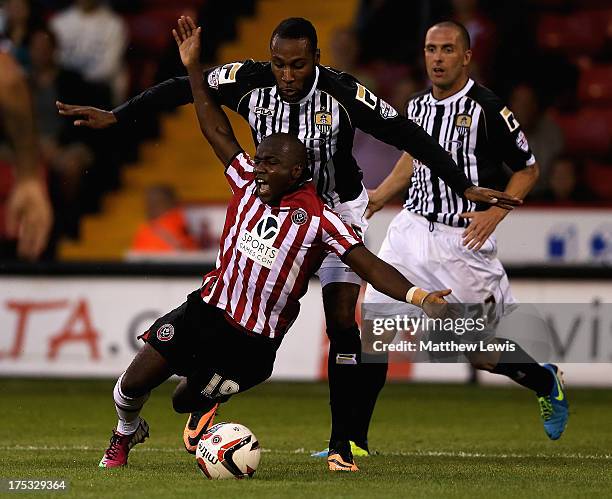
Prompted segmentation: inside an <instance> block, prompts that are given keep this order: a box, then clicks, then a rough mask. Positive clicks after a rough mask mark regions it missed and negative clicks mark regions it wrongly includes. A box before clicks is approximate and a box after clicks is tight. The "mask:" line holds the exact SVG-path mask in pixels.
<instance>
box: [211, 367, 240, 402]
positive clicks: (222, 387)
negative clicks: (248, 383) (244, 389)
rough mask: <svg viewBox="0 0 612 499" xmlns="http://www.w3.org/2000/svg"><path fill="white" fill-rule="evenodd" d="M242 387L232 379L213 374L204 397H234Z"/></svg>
mask: <svg viewBox="0 0 612 499" xmlns="http://www.w3.org/2000/svg"><path fill="white" fill-rule="evenodd" d="M239 390H240V385H239V384H238V383H236V382H235V381H232V380H231V379H225V380H224V379H223V378H222V377H221V376H220V375H219V374H217V373H215V374H213V377H212V378H211V379H210V381H209V382H208V384H207V385H206V387H205V388H204V390H202V395H204V396H205V397H208V398H213V399H214V398H217V397H225V396H227V395H233V394H234V393H238V391H239Z"/></svg>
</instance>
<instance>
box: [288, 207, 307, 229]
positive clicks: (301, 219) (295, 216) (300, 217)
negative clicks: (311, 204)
mask: <svg viewBox="0 0 612 499" xmlns="http://www.w3.org/2000/svg"><path fill="white" fill-rule="evenodd" d="M291 221H292V222H293V223H294V224H295V225H304V224H305V223H306V222H308V213H306V210H305V209H304V208H298V209H297V210H295V211H294V212H293V213H292V214H291Z"/></svg>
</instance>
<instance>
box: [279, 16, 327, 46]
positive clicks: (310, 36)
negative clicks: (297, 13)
mask: <svg viewBox="0 0 612 499" xmlns="http://www.w3.org/2000/svg"><path fill="white" fill-rule="evenodd" d="M277 36H278V37H279V38H289V39H291V40H299V39H300V38H305V39H306V40H308V43H309V44H310V50H311V51H312V53H313V54H314V53H315V52H316V51H317V43H318V40H317V30H316V29H315V27H314V26H313V25H312V23H311V22H310V21H309V20H308V19H304V18H303V17H290V18H288V19H285V20H283V21H281V22H280V24H279V25H278V26H277V27H276V28H274V31H273V32H272V36H271V37H270V47H272V42H273V41H274V38H276V37H277Z"/></svg>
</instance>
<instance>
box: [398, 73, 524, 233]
mask: <svg viewBox="0 0 612 499" xmlns="http://www.w3.org/2000/svg"><path fill="white" fill-rule="evenodd" d="M406 116H407V117H408V118H410V119H411V120H412V121H414V122H415V123H417V124H419V125H420V126H421V127H422V128H423V129H424V130H425V131H426V132H427V133H428V134H430V135H431V136H432V137H433V138H435V139H436V140H437V141H438V143H439V144H440V145H441V146H442V147H444V148H445V149H446V150H447V151H448V152H449V153H450V154H451V156H452V158H453V160H454V161H455V163H457V165H458V166H459V168H461V169H462V170H463V171H464V173H465V175H466V176H467V177H468V179H470V181H471V182H473V183H474V184H476V185H480V186H483V187H489V188H491V189H497V190H504V189H505V188H506V184H507V183H508V177H509V175H508V173H507V170H506V169H505V168H504V167H503V165H502V163H505V164H506V165H507V166H508V167H509V168H510V169H511V170H512V171H514V172H517V171H521V170H523V169H525V168H526V167H529V166H532V165H533V164H535V158H534V156H533V154H532V153H531V150H530V149H529V144H528V142H527V139H526V137H525V134H524V133H523V131H522V130H521V127H520V125H519V123H518V122H517V121H516V120H515V119H514V116H513V114H512V112H511V111H510V110H509V109H508V108H507V107H506V106H505V105H504V104H503V103H502V101H501V100H500V99H499V98H498V97H497V96H496V95H495V94H494V93H493V92H491V90H489V89H488V88H486V87H483V86H482V85H480V84H478V83H476V82H475V81H474V80H472V79H468V80H467V82H466V83H465V86H464V87H463V88H462V89H461V90H459V92H457V93H456V94H453V95H451V96H449V97H446V98H443V99H439V100H438V99H436V97H434V95H433V93H432V91H431V90H426V91H424V92H421V93H420V94H418V95H417V96H415V97H414V98H412V99H411V100H410V101H409V103H408V105H407V106H406ZM413 168H414V173H413V177H412V183H411V185H410V188H409V190H408V191H407V193H406V202H405V205H404V207H405V208H406V209H407V210H408V211H411V212H413V213H416V214H418V215H421V216H423V217H425V218H426V219H427V220H428V221H431V222H439V223H443V224H446V225H451V226H453V227H466V226H467V225H468V222H467V220H466V219H465V218H462V217H461V216H460V214H461V213H465V212H471V211H477V210H483V209H486V208H488V206H482V205H477V204H476V203H474V202H472V201H468V200H467V199H465V198H463V197H461V196H458V195H457V194H456V193H455V192H453V190H452V189H451V188H450V187H449V185H448V184H447V183H446V182H444V180H443V179H441V178H440V177H439V176H437V175H436V174H435V172H432V171H431V170H429V168H427V167H426V166H425V165H424V164H423V163H422V162H421V161H419V160H418V159H414V161H413Z"/></svg>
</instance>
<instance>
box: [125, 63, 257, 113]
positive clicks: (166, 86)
mask: <svg viewBox="0 0 612 499" xmlns="http://www.w3.org/2000/svg"><path fill="white" fill-rule="evenodd" d="M264 66H265V65H263V64H262V63H257V62H254V61H251V60H249V61H244V62H232V63H229V64H224V65H222V66H217V67H214V68H211V69H208V70H206V71H204V72H203V74H202V78H204V80H205V82H206V83H207V85H208V87H209V88H210V90H211V92H210V94H211V96H212V97H213V99H215V101H216V102H217V103H218V104H219V105H223V106H226V107H228V108H230V109H232V110H233V111H236V110H237V109H238V104H239V103H240V99H241V98H242V97H243V96H244V95H245V94H246V93H248V92H249V89H250V88H251V87H252V86H253V85H254V84H255V83H256V82H258V81H259V80H261V79H262V74H265V67H264ZM192 102H193V96H192V95H191V85H190V84H189V77H187V76H180V77H175V78H170V79H169V80H166V81H163V82H162V83H159V84H157V85H155V86H153V87H150V88H148V89H146V90H145V91H144V92H142V93H141V94H139V95H136V96H135V97H132V98H131V99H130V100H128V101H127V102H125V103H123V104H121V105H120V106H118V107H116V108H115V109H113V113H114V115H115V117H116V118H117V121H118V122H120V123H121V122H131V121H136V120H138V119H142V118H143V117H147V116H150V115H152V114H155V113H156V112H159V111H170V110H172V109H175V108H177V107H179V106H184V105H186V104H190V103H192Z"/></svg>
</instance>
